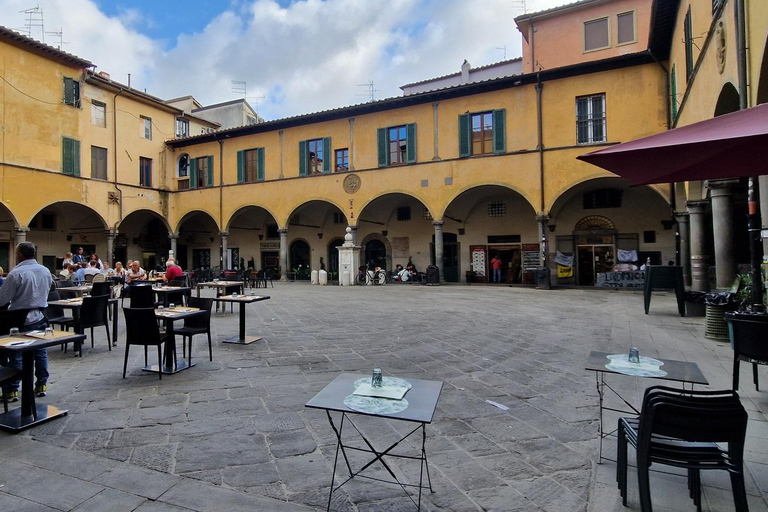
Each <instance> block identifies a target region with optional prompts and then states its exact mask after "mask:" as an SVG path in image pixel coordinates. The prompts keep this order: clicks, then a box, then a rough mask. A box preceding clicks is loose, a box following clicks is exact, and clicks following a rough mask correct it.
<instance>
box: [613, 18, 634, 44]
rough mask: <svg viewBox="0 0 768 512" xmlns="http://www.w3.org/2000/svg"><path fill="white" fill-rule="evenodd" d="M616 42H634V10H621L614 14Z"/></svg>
mask: <svg viewBox="0 0 768 512" xmlns="http://www.w3.org/2000/svg"><path fill="white" fill-rule="evenodd" d="M616 30H617V32H618V34H617V35H616V43H617V44H627V43H634V42H635V41H636V40H637V38H636V37H635V11H629V12H623V13H621V14H617V15H616Z"/></svg>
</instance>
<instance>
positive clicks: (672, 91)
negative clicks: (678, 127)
mask: <svg viewBox="0 0 768 512" xmlns="http://www.w3.org/2000/svg"><path fill="white" fill-rule="evenodd" d="M670 82H672V83H671V84H670V96H671V98H669V100H670V103H671V104H672V123H673V124H674V122H675V120H676V119H677V71H675V65H674V64H672V76H671V77H670ZM670 128H671V126H670Z"/></svg>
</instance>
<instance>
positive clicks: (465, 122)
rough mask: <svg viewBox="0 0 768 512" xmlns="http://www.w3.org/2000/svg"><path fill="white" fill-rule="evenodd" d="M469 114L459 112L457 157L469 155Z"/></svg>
mask: <svg viewBox="0 0 768 512" xmlns="http://www.w3.org/2000/svg"><path fill="white" fill-rule="evenodd" d="M469 118H470V116H469V114H461V115H460V116H459V157H465V156H469V155H470V152H469V151H470V145H469V144H470V137H471V131H470V125H469Z"/></svg>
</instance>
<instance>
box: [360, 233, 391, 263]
mask: <svg viewBox="0 0 768 512" xmlns="http://www.w3.org/2000/svg"><path fill="white" fill-rule="evenodd" d="M364 264H365V265H368V267H369V268H371V267H373V268H376V267H381V268H387V247H386V246H385V245H384V242H382V241H381V240H371V241H370V242H368V243H367V244H365V262H364Z"/></svg>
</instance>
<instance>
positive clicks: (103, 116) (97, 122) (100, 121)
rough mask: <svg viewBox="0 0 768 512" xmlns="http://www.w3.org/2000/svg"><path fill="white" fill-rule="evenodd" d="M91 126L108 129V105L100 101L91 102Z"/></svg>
mask: <svg viewBox="0 0 768 512" xmlns="http://www.w3.org/2000/svg"><path fill="white" fill-rule="evenodd" d="M91 124H92V125H93V126H98V127H100V128H106V127H107V105H106V104H105V103H102V102H100V101H91Z"/></svg>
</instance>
